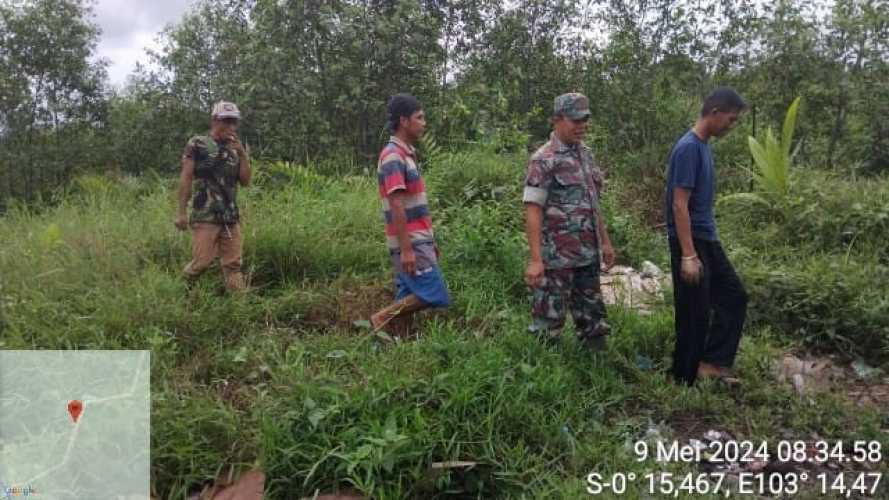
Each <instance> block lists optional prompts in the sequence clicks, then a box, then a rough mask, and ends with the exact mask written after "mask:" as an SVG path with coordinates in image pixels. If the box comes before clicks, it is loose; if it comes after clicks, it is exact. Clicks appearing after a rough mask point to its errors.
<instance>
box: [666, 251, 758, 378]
mask: <svg viewBox="0 0 889 500" xmlns="http://www.w3.org/2000/svg"><path fill="white" fill-rule="evenodd" d="M693 242H694V246H695V251H696V252H697V254H698V258H699V259H700V260H701V263H702V264H703V270H702V274H701V279H700V282H699V283H697V284H695V285H693V284H689V283H686V282H685V281H683V280H682V277H681V273H680V270H681V269H682V260H681V257H682V250H681V247H680V246H679V240H678V239H676V238H670V265H671V268H672V271H673V307H674V308H675V312H676V318H675V323H676V346H675V350H674V352H673V377H674V378H675V379H676V380H677V381H679V382H684V383H686V384H693V383H694V381H695V378H696V377H697V373H698V364H699V363H700V362H701V361H704V362H706V363H711V364H714V365H717V366H722V367H726V368H728V367H731V366H732V365H733V364H734V362H735V354H737V352H738V343H739V342H740V341H741V330H743V328H744V319H745V318H746V316H747V292H746V291H745V290H744V285H743V284H742V283H741V279H740V278H738V274H737V273H736V272H735V268H734V267H732V263H731V262H729V260H728V257H727V256H726V255H725V251H723V249H722V245H720V244H719V242H718V241H706V240H699V239H694V240H693Z"/></svg>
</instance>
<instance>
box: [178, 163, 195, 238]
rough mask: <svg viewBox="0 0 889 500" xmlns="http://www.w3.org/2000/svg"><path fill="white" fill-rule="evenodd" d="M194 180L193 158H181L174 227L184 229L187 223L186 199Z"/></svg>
mask: <svg viewBox="0 0 889 500" xmlns="http://www.w3.org/2000/svg"><path fill="white" fill-rule="evenodd" d="M193 180H194V159H192V158H182V171H181V172H180V174H179V193H178V200H179V204H178V207H177V209H176V222H175V224H176V227H177V228H179V229H185V228H186V227H187V225H188V217H187V212H188V199H189V198H190V197H191V184H192V181H193Z"/></svg>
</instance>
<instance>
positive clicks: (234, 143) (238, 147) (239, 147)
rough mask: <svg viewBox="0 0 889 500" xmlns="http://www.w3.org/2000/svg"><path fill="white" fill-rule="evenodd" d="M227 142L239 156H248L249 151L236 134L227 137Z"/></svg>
mask: <svg viewBox="0 0 889 500" xmlns="http://www.w3.org/2000/svg"><path fill="white" fill-rule="evenodd" d="M226 141H227V142H228V143H229V144H230V145H231V147H232V149H234V150H235V151H236V152H237V153H238V155H239V156H244V155H246V154H247V150H245V149H244V145H243V144H241V140H240V139H238V135H237V134H235V133H234V132H232V133H230V134H229V135H227V136H226Z"/></svg>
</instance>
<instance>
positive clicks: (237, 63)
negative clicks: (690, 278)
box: [0, 0, 889, 500]
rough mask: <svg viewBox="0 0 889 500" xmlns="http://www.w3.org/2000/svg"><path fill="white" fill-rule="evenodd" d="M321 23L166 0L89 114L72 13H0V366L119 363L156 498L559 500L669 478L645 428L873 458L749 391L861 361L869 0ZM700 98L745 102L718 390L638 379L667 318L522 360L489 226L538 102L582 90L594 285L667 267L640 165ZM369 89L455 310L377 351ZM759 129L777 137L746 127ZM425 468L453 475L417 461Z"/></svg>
mask: <svg viewBox="0 0 889 500" xmlns="http://www.w3.org/2000/svg"><path fill="white" fill-rule="evenodd" d="M320 4H323V6H320V7H319V6H318V5H319V2H307V1H304V0H285V1H279V0H230V1H226V2H216V1H212V0H198V1H197V2H195V3H194V5H193V6H192V7H191V9H190V10H189V11H188V13H187V14H186V15H185V16H184V18H183V19H181V20H180V22H178V23H177V24H174V25H171V26H170V27H169V28H168V29H166V30H165V31H164V32H163V33H161V34H160V40H161V44H162V49H160V50H159V51H158V52H157V53H153V54H151V55H150V62H151V63H153V64H152V65H151V66H147V67H141V68H140V69H139V70H138V71H136V72H135V73H134V74H132V75H131V76H130V78H129V80H128V82H127V84H126V85H124V86H123V88H111V87H110V86H109V84H108V82H107V78H106V75H105V65H106V63H105V62H104V61H101V60H96V59H95V58H94V56H95V48H96V43H97V41H98V37H99V36H100V34H99V31H98V29H97V27H96V26H94V25H93V23H92V21H91V17H90V12H91V10H90V3H89V2H87V1H86V0H26V1H23V2H19V1H10V0H0V214H2V215H0V233H2V234H3V235H4V242H3V244H2V245H0V348H4V349H18V348H38V349H150V350H151V351H152V357H153V358H152V393H153V395H152V436H151V447H152V450H151V451H152V488H153V494H154V495H155V496H156V497H158V498H161V499H164V500H166V499H177V500H178V499H182V498H184V497H185V496H186V494H187V493H188V492H189V490H191V489H193V488H195V487H196V486H200V485H201V484H202V483H203V482H205V481H212V480H213V479H214V478H216V477H218V476H219V475H220V474H221V473H225V472H228V471H229V469H230V468H232V467H233V468H236V469H242V468H248V467H253V466H257V467H260V468H262V469H263V470H265V471H266V473H267V475H268V480H267V482H266V485H267V488H268V494H269V498H274V499H277V498H282V499H283V498H287V499H292V498H301V497H311V496H312V495H313V494H314V493H315V492H316V491H320V492H327V491H330V490H334V489H336V488H347V487H351V488H354V489H356V490H358V491H360V492H361V493H363V494H365V495H367V496H369V497H372V498H374V499H378V500H383V499H402V498H418V499H419V498H422V499H427V498H480V499H488V498H527V499H537V498H564V499H576V498H583V497H585V496H587V495H586V492H585V488H586V483H585V478H586V475H587V474H589V473H591V472H596V473H600V474H602V475H603V476H608V475H610V474H611V473H615V472H627V473H629V472H636V473H644V472H656V471H661V470H674V471H677V472H678V471H685V470H692V469H691V468H690V467H691V466H687V467H686V466H685V465H682V464H653V463H650V462H646V463H638V462H637V461H636V460H635V456H634V454H633V452H632V446H631V444H632V443H633V442H634V441H635V440H637V439H639V438H641V437H643V436H644V435H645V434H646V431H648V430H650V429H651V428H652V425H655V424H658V423H661V424H662V426H661V427H663V428H664V429H665V431H664V432H665V433H666V435H664V437H665V438H666V439H668V440H672V439H682V440H687V439H688V438H700V437H701V434H702V433H703V432H705V431H706V430H707V429H719V430H723V431H728V432H730V433H731V434H732V435H733V436H734V437H736V438H737V439H746V440H751V441H759V440H768V441H769V442H770V443H773V444H774V443H776V442H777V441H778V440H780V439H791V440H795V439H801V440H805V439H811V438H812V436H816V435H817V436H820V437H822V438H825V439H830V440H839V439H845V440H854V439H858V440H862V439H868V440H869V439H875V440H880V441H881V442H882V443H884V444H883V450H884V454H885V452H886V451H887V450H889V440H887V434H886V431H885V429H886V427H887V426H889V420H887V418H889V415H887V414H886V408H885V407H864V408H860V407H857V406H855V405H853V403H851V402H850V401H849V398H847V397H846V394H845V392H846V391H845V390H844V389H846V387H844V386H843V384H844V383H845V382H840V383H839V384H836V385H834V386H832V390H831V391H829V392H826V393H817V394H814V395H806V396H800V395H799V394H797V392H796V391H794V389H793V388H791V387H790V386H789V385H787V384H782V383H779V382H778V381H777V380H776V376H775V374H774V373H773V368H772V366H773V363H774V362H775V361H776V360H777V359H780V357H781V356H782V354H784V353H785V352H787V351H793V352H797V353H799V352H814V353H819V354H820V353H830V354H832V355H834V356H835V361H836V362H837V363H848V362H850V361H852V360H855V359H858V358H861V359H862V360H864V361H865V362H867V363H869V364H870V365H872V366H881V367H883V368H884V372H883V374H884V375H883V376H885V374H886V371H887V370H886V367H887V365H889V299H887V297H889V246H887V245H886V241H887V235H889V189H887V187H886V181H887V172H889V121H887V119H886V117H887V116H889V108H887V106H889V86H887V85H886V84H885V82H887V81H889V5H887V3H886V2H879V1H873V0H835V1H832V2H828V3H827V4H826V5H825V7H826V9H815V8H811V5H810V4H811V2H804V1H802V0H781V1H778V2H757V1H753V0H732V1H722V0H720V1H716V0H712V1H704V2H692V1H687V0H680V1H675V0H654V1H650V2H638V1H632V0H609V1H607V2H604V1H597V2H577V1H574V0H555V1H554V0H521V1H512V2H502V1H499V0H471V1H470V0H453V1H448V2H416V1H414V0H374V1H357V0H333V1H325V2H320ZM822 14H826V15H822ZM590 33H595V34H596V36H590ZM599 35H602V36H599ZM717 85H732V86H734V87H736V88H737V89H738V90H739V91H740V93H741V94H742V95H743V96H744V97H745V98H747V99H748V100H749V101H750V102H751V103H753V105H754V107H753V109H752V110H751V112H750V113H748V114H747V115H745V116H744V117H743V118H742V120H741V122H740V124H739V126H738V129H737V130H736V131H735V132H734V133H733V134H731V135H730V136H729V137H727V138H726V139H725V140H720V141H716V143H715V144H714V149H715V155H716V158H717V160H716V161H717V168H718V171H719V174H718V175H719V182H720V185H719V193H720V195H721V196H723V197H724V200H729V199H731V198H732V197H734V198H736V199H737V198H739V197H743V196H739V193H748V192H756V193H757V194H758V195H760V196H763V198H764V199H766V200H767V201H768V203H767V204H763V203H753V204H750V203H746V204H745V203H724V202H723V203H719V205H718V210H717V216H718V224H719V228H720V234H721V238H722V240H723V243H724V245H725V247H726V249H727V251H728V253H729V255H730V258H731V259H732V260H733V262H734V263H735V265H736V267H737V269H738V271H739V272H740V274H741V276H742V279H743V280H744V281H745V283H746V286H747V287H748V289H749V292H750V295H751V303H750V307H749V311H750V318H749V319H750V321H749V324H748V327H747V329H746V332H745V336H744V339H743V341H742V345H741V351H740V356H739V359H738V365H737V370H738V375H739V377H740V378H741V380H742V382H743V388H742V389H741V390H732V389H729V388H727V387H723V386H721V385H712V384H709V383H702V384H700V385H699V386H697V387H695V388H686V387H679V386H676V385H674V384H672V383H671V382H670V381H669V380H668V379H667V377H666V375H665V374H666V372H667V371H668V368H669V364H670V354H671V351H672V342H673V337H672V335H673V333H672V330H673V316H672V311H671V307H670V305H669V298H670V297H669V294H667V296H665V299H666V300H665V301H664V303H663V304H661V305H660V306H659V307H656V308H655V310H654V311H653V312H652V313H651V314H648V315H640V314H638V313H637V312H635V311H631V310H625V309H622V308H620V307H613V308H611V309H610V311H609V314H610V322H611V323H612V325H613V328H614V335H613V336H612V337H613V338H612V339H611V343H610V347H609V349H608V351H607V352H605V353H601V354H597V355H593V354H590V353H588V352H586V351H583V350H581V349H580V348H579V347H578V346H577V345H576V343H575V342H574V341H573V339H572V335H571V332H570V331H567V332H565V340H564V341H563V343H562V344H561V345H560V346H558V347H553V348H548V347H544V346H542V345H540V344H539V343H538V342H537V341H536V340H534V339H533V338H532V337H531V336H530V335H528V334H527V332H526V331H525V330H526V326H527V322H528V316H529V311H528V309H529V299H528V293H527V290H526V289H525V287H524V285H523V283H522V279H521V277H522V272H523V267H524V260H525V256H526V251H527V250H526V245H525V240H524V236H523V219H522V211H521V202H520V199H521V182H522V178H523V175H524V168H525V165H526V162H527V158H528V152H529V151H531V150H533V149H534V148H535V147H537V146H538V145H539V144H541V143H542V142H543V141H544V140H546V136H547V134H548V131H549V125H548V123H547V119H548V114H549V113H548V111H549V106H551V103H552V99H553V97H554V96H556V95H558V94H561V93H563V92H566V91H581V92H583V93H585V94H586V95H588V96H589V97H590V101H591V103H592V109H591V111H592V113H593V114H592V119H591V121H590V125H589V133H588V135H587V142H588V144H590V145H591V146H592V147H593V150H594V152H595V155H596V157H597V159H598V160H599V161H600V162H601V163H602V164H603V165H604V167H605V169H606V170H607V173H608V179H607V193H606V195H605V197H604V202H603V213H604V215H605V218H606V220H607V223H608V225H609V230H610V231H609V232H610V234H611V236H612V240H613V243H614V246H615V248H616V250H617V252H618V259H619V263H621V264H628V265H632V266H635V267H639V266H640V265H641V264H642V263H643V262H644V261H646V260H647V261H652V262H654V263H656V264H658V265H660V266H661V267H662V268H663V269H664V270H667V269H668V261H669V259H668V253H667V247H666V241H665V239H664V236H663V234H662V231H661V230H660V229H659V228H660V227H661V225H662V223H663V220H662V218H663V215H662V194H663V189H664V164H665V160H666V158H667V155H668V152H669V148H670V145H671V144H672V143H673V142H674V141H675V140H676V139H677V138H678V137H679V136H680V135H681V133H682V132H683V131H684V130H685V129H687V127H688V126H689V125H690V124H691V122H692V120H693V117H694V116H695V115H696V114H697V113H698V111H699V109H698V108H699V106H700V101H701V99H702V98H703V97H704V96H705V95H706V94H707V93H708V91H709V90H711V89H712V88H713V87H715V86H717ZM401 91H410V92H412V93H414V94H415V95H417V96H418V97H419V98H420V100H421V101H422V102H423V104H424V106H425V108H426V111H427V114H428V116H429V120H430V127H429V130H430V133H428V134H427V135H426V136H425V137H424V140H423V143H422V144H421V151H422V163H423V165H424V172H425V176H426V180H427V183H428V185H429V190H430V206H431V209H432V214H433V219H434V221H435V228H436V234H437V239H438V242H439V244H440V247H441V250H442V252H443V255H442V267H443V270H444V273H445V276H446V279H447V280H448V282H449V286H450V289H451V292H452V296H453V299H454V303H453V306H452V307H451V308H450V309H449V310H448V311H447V312H436V313H427V314H424V315H422V317H421V318H420V320H419V321H418V324H417V325H416V328H415V333H416V335H415V337H412V338H409V339H399V340H398V341H397V342H384V341H383V340H382V339H380V338H377V337H374V336H372V335H371V334H370V333H369V332H368V331H367V330H366V329H364V328H362V327H360V326H356V325H355V324H354V322H355V321H356V320H362V319H367V318H368V316H369V314H370V313H371V311H373V310H375V309H376V308H378V307H380V306H382V305H384V304H386V303H387V302H388V301H389V300H390V299H391V286H390V280H391V276H390V272H391V271H390V266H389V262H388V260H387V256H386V252H385V248H384V243H383V235H382V223H381V220H380V215H379V202H378V200H377V194H376V193H377V188H376V185H375V170H374V161H375V157H376V154H377V151H378V148H379V147H380V145H381V143H382V141H383V140H384V136H385V134H384V132H383V131H382V124H383V108H384V103H385V100H386V98H387V97H388V96H389V95H391V94H393V93H396V92H401ZM799 98H801V99H802V102H804V103H805V108H804V109H800V120H799V123H798V126H797V127H794V123H793V122H794V121H795V116H796V112H797V106H799V104H798V103H799V100H798V99H799ZM220 99H226V100H232V101H235V102H237V103H238V105H239V106H240V107H241V109H242V110H243V112H244V120H243V122H242V126H241V129H240V134H241V137H242V139H243V141H244V143H245V144H247V145H248V146H249V147H250V150H251V156H252V158H253V160H254V167H255V171H254V180H255V182H254V184H253V185H252V186H250V187H249V188H246V189H243V190H242V192H241V194H240V196H239V200H240V202H241V203H242V205H241V213H242V215H243V218H244V223H245V224H244V263H245V270H246V271H247V273H248V275H249V278H250V280H251V282H252V285H253V289H252V292H251V293H248V294H244V295H234V296H231V295H226V294H225V293H223V290H222V283H221V278H220V276H219V274H220V273H219V272H218V269H211V272H209V273H208V274H207V275H206V276H205V277H203V278H202V279H201V280H200V281H199V283H198V284H197V286H196V287H195V288H194V289H192V290H190V291H189V290H186V288H185V285H184V283H183V281H182V279H181V276H180V272H181V269H182V267H183V266H184V264H185V263H186V261H187V260H188V258H189V254H190V239H189V236H188V234H186V233H181V232H178V231H176V230H175V229H174V227H173V224H172V217H173V211H174V203H175V202H174V198H175V189H176V187H175V185H174V182H175V179H174V173H175V172H176V171H177V170H178V161H179V156H180V154H181V151H182V147H183V146H184V144H185V142H186V140H187V139H188V137H189V136H190V135H192V134H196V133H200V132H202V131H204V130H206V128H207V125H208V116H207V115H208V112H209V110H210V107H211V104H212V103H213V102H215V101H217V100H220ZM788 107H790V110H791V112H790V113H787V114H786V115H785V112H786V110H787V109H788ZM782 119H784V120H785V121H784V122H783V123H784V124H785V125H784V127H783V128H782V131H783V132H782V138H781V140H780V141H779V140H777V139H776V138H774V137H772V136H771V132H768V133H766V134H762V132H761V131H762V130H763V129H764V128H766V129H768V128H770V127H772V128H776V127H778V126H779V124H780V123H781V120H782ZM789 131H794V132H793V137H795V138H796V139H795V141H794V143H795V145H794V151H796V153H795V154H794V155H793V164H794V167H793V168H790V158H791V149H790V148H791V140H790V139H791V134H790V132H789ZM751 136H752V137H765V139H764V142H758V140H753V141H748V139H747V138H748V137H751ZM751 147H752V148H753V158H751V151H750V149H751ZM751 171H752V172H755V173H756V174H755V175H754V176H751ZM359 324H360V323H359ZM569 330H570V327H569ZM851 383H852V382H850V384H851ZM856 383H857V382H856ZM452 460H461V461H470V462H476V463H477V465H476V466H475V467H472V468H469V469H464V468H450V469H448V468H445V469H432V467H431V466H432V464H433V463H435V462H444V461H452ZM881 470H884V471H885V466H883V469H881ZM885 482H886V479H885V477H884V488H885ZM622 498H628V499H629V498H644V497H643V496H642V495H640V494H638V492H634V493H632V494H628V495H625V496H623V497H622ZM795 498H801V499H805V498H821V496H820V495H818V494H815V493H812V492H807V493H803V494H800V495H797V496H796V497H795Z"/></svg>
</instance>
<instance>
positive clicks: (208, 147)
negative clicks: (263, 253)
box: [182, 135, 241, 224]
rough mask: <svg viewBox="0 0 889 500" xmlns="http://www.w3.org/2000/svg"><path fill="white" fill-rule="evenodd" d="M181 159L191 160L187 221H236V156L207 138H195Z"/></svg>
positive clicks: (190, 141)
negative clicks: (190, 193) (192, 170)
mask: <svg viewBox="0 0 889 500" xmlns="http://www.w3.org/2000/svg"><path fill="white" fill-rule="evenodd" d="M182 156H183V158H191V159H193V160H194V182H193V184H192V191H193V193H194V195H193V198H192V201H191V215H190V216H189V219H188V220H189V222H192V223H193V222H212V223H215V224H234V223H236V222H238V218H239V214H238V203H237V194H238V172H239V171H240V164H241V163H240V158H239V157H238V153H237V152H236V151H235V150H234V149H232V148H231V147H228V146H226V145H225V144H223V143H219V142H216V140H214V139H213V138H212V137H210V136H206V135H197V136H194V137H192V138H191V139H189V141H188V144H186V146H185V151H184V152H183V153H182Z"/></svg>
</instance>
